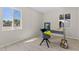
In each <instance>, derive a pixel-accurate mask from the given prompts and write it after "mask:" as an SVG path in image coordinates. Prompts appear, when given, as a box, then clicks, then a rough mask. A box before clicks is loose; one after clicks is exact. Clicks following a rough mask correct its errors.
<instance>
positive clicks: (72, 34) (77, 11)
mask: <svg viewBox="0 0 79 59" xmlns="http://www.w3.org/2000/svg"><path fill="white" fill-rule="evenodd" d="M65 13H70V14H71V19H70V25H69V26H68V27H66V36H67V37H68V38H73V39H78V38H79V36H78V35H79V26H78V25H79V17H78V16H79V8H75V7H73V8H72V7H70V8H67V7H66V8H62V7H61V8H58V9H55V10H52V11H50V12H47V13H45V14H44V17H43V19H44V21H43V22H46V21H50V22H51V29H55V30H59V26H58V19H59V15H60V14H65Z"/></svg>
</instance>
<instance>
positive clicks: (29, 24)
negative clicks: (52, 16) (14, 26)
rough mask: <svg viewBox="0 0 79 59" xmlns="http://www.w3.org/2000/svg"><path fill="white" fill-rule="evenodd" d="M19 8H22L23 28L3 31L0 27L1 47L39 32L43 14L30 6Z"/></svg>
mask: <svg viewBox="0 0 79 59" xmlns="http://www.w3.org/2000/svg"><path fill="white" fill-rule="evenodd" d="M1 9H2V8H0V11H1ZM19 9H20V10H22V24H23V25H22V30H11V31H2V30H1V27H0V47H1V46H3V45H6V44H8V43H12V42H14V41H18V40H23V39H27V38H29V37H32V36H34V35H38V34H39V30H40V24H41V20H42V19H41V18H42V14H40V13H38V12H36V11H34V10H32V9H30V8H19ZM0 14H1V12H0Z"/></svg>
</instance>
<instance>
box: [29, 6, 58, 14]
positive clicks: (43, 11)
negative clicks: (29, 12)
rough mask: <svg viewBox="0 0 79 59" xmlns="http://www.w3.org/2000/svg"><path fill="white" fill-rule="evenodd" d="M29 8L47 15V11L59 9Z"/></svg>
mask: <svg viewBox="0 0 79 59" xmlns="http://www.w3.org/2000/svg"><path fill="white" fill-rule="evenodd" d="M31 8H32V9H34V10H36V11H38V12H41V13H47V12H49V11H52V10H56V9H58V8H59V7H31Z"/></svg>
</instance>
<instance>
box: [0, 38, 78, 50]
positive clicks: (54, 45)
mask: <svg viewBox="0 0 79 59" xmlns="http://www.w3.org/2000/svg"><path fill="white" fill-rule="evenodd" d="M41 40H42V39H41V38H39V37H38V38H33V39H29V41H27V40H26V41H24V42H21V43H17V44H14V45H12V46H9V47H5V48H1V49H0V51H78V50H79V40H76V39H67V40H68V44H69V49H64V48H61V47H60V41H61V38H60V37H54V38H51V39H49V40H50V41H51V44H50V48H48V47H47V45H46V42H43V44H42V45H41V46H40V45H39V44H40V42H41Z"/></svg>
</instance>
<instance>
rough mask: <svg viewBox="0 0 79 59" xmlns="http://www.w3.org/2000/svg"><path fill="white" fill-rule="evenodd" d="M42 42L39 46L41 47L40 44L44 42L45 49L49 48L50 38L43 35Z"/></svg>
mask: <svg viewBox="0 0 79 59" xmlns="http://www.w3.org/2000/svg"><path fill="white" fill-rule="evenodd" d="M43 36H44V37H43V40H42V41H41V43H40V45H42V43H43V42H44V41H46V44H47V47H48V48H49V43H50V41H49V40H48V39H49V38H50V36H47V35H44V34H43Z"/></svg>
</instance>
